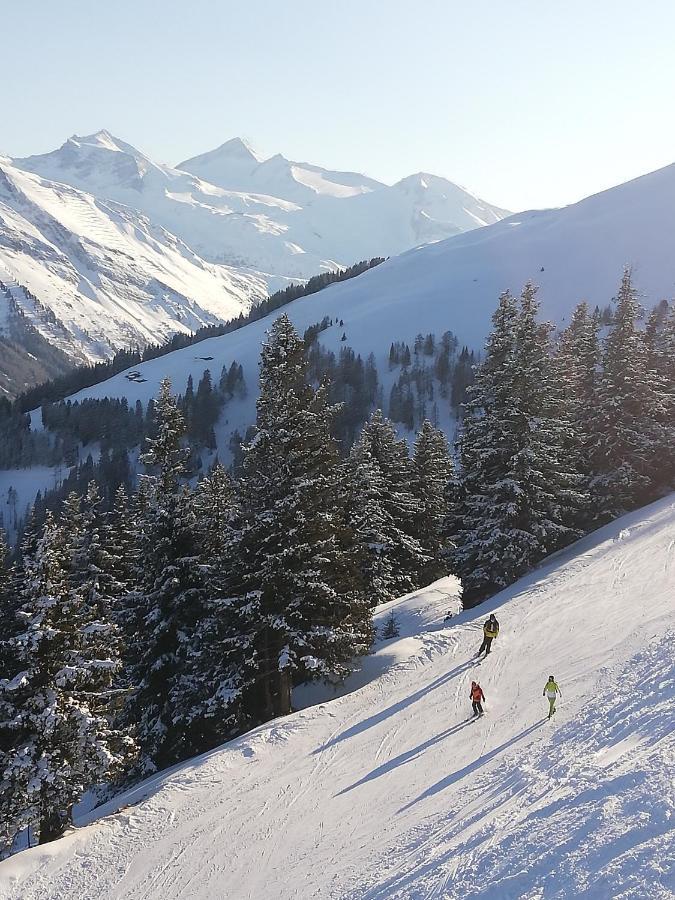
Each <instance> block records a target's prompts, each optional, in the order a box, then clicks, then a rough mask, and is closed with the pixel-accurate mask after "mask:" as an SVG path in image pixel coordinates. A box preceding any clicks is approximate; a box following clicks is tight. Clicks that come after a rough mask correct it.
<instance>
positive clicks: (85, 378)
mask: <svg viewBox="0 0 675 900" xmlns="http://www.w3.org/2000/svg"><path fill="white" fill-rule="evenodd" d="M382 262H384V258H383V257H374V258H373V259H370V260H363V261H362V262H358V263H355V264H354V265H353V266H349V267H348V268H346V269H340V270H339V271H337V272H322V273H321V274H320V275H314V276H312V277H311V278H310V279H309V280H308V281H307V282H305V283H304V284H290V285H289V286H288V287H287V288H283V290H280V291H276V293H274V294H271V295H270V296H269V297H267V298H266V299H265V300H262V301H261V302H260V303H259V304H258V305H257V306H254V307H253V308H252V309H251V310H250V311H249V312H248V313H245V314H244V313H241V314H240V315H239V316H237V317H236V318H235V319H231V320H230V321H229V322H224V323H222V324H219V325H205V326H204V327H203V328H199V329H198V330H197V331H196V332H194V333H192V334H174V335H173V337H171V338H170V339H169V340H168V341H166V342H165V343H164V344H153V345H150V346H148V347H145V348H144V349H143V350H140V349H129V350H118V351H117V353H115V355H114V356H113V358H112V359H111V360H108V361H107V362H100V363H95V364H94V365H93V366H77V367H76V368H74V369H72V370H71V371H69V372H67V373H66V374H65V375H61V376H60V377H58V378H54V379H52V380H51V381H47V382H45V383H44V384H39V385H37V386H36V387H34V388H30V389H29V390H27V391H25V392H24V393H22V394H21V395H20V397H19V398H18V399H17V401H16V403H17V405H18V408H19V409H20V410H21V411H22V412H27V411H28V410H31V409H36V408H37V407H38V406H41V405H42V404H43V403H54V402H56V401H58V400H63V399H64V398H65V397H68V396H69V395H70V394H76V393H77V392H78V391H81V390H83V389H84V388H88V387H92V385H95V384H100V383H101V382H102V381H106V380H107V379H108V378H112V376H113V375H117V374H118V373H119V372H123V371H124V370H125V369H129V368H131V367H132V366H137V365H139V364H140V363H142V362H145V361H146V360H149V359H157V358H158V357H160V356H166V355H167V354H168V353H172V352H173V351H174V350H181V349H183V348H184V347H191V346H193V345H194V344H199V343H200V342H201V341H205V340H207V339H208V338H212V337H220V336H221V335H224V334H230V333H231V332H233V331H238V330H239V329H240V328H244V327H245V326H246V325H249V324H250V323H251V322H257V321H258V320H259V319H263V318H264V317H265V316H267V315H269V314H270V313H272V312H274V311H275V310H278V309H280V308H281V307H283V306H286V305H287V304H289V303H291V302H292V301H293V300H297V299H298V298H299V297H306V296H308V295H309V294H315V293H317V291H320V290H323V288H325V287H328V285H330V284H336V283H337V282H340V281H347V280H349V279H350V278H355V277H356V276H357V275H361V274H362V273H363V272H367V271H368V269H372V268H374V267H375V266H378V265H379V264H380V263H382Z"/></svg>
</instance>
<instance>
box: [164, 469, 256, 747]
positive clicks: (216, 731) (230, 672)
mask: <svg viewBox="0 0 675 900" xmlns="http://www.w3.org/2000/svg"><path fill="white" fill-rule="evenodd" d="M192 505H193V509H194V514H195V527H196V533H197V542H198V547H199V560H200V566H201V569H202V573H203V578H204V584H205V594H206V599H205V601H204V609H203V613H202V616H201V618H200V620H199V622H198V623H197V627H196V631H195V636H194V641H192V642H191V645H190V647H189V654H188V657H187V659H186V668H187V671H188V673H189V676H190V677H191V678H192V680H193V683H194V685H195V688H196V690H195V691H194V692H193V693H192V694H191V703H190V705H189V707H186V708H185V709H179V714H180V716H181V719H182V720H183V721H184V723H185V727H186V728H187V729H188V730H190V731H191V732H192V733H193V735H194V737H193V740H194V742H195V743H199V744H201V745H202V746H204V747H209V746H216V745H217V744H219V743H222V742H223V741H225V740H227V739H228V738H231V737H233V736H234V735H236V734H240V733H241V732H242V731H245V730H246V728H247V727H248V726H250V725H252V724H255V721H254V720H253V719H252V717H251V714H250V711H249V709H248V703H247V700H248V696H249V693H250V692H251V691H252V690H254V687H255V682H256V677H257V663H256V652H255V643H254V641H253V639H252V638H253V634H254V629H253V630H252V629H251V622H250V620H249V607H248V601H247V600H246V599H245V597H244V585H243V573H242V567H241V565H240V563H239V555H240V543H241V528H242V522H241V513H240V506H239V498H238V496H237V494H236V490H235V485H234V482H233V481H232V479H231V478H230V476H229V475H228V473H227V471H226V470H225V469H224V468H223V466H221V465H220V464H218V465H216V466H215V467H214V469H213V470H212V472H210V473H209V475H207V476H206V477H205V478H203V479H202V480H201V481H200V482H199V485H198V486H197V489H196V490H195V492H194V494H193V498H192Z"/></svg>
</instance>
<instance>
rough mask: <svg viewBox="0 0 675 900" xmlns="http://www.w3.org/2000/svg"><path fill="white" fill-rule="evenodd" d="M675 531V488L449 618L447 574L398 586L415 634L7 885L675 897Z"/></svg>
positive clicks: (178, 773) (405, 626)
mask: <svg viewBox="0 0 675 900" xmlns="http://www.w3.org/2000/svg"><path fill="white" fill-rule="evenodd" d="M674 547H675V496H673V495H671V496H670V497H667V498H665V499H663V500H661V501H659V502H657V503H654V504H652V505H651V506H650V507H647V508H645V509H643V510H639V511H636V512H634V513H632V514H630V515H628V516H625V517H623V518H622V519H620V520H618V521H616V522H614V523H612V524H611V525H608V526H606V527H604V528H602V529H601V530H599V531H598V532H596V533H594V534H591V535H589V536H588V537H586V538H584V539H583V540H582V541H580V542H579V543H577V544H575V545H573V546H571V547H569V548H567V549H566V550H564V551H562V552H561V553H559V554H557V555H556V556H554V557H552V558H550V559H549V560H547V561H545V562H544V563H543V564H542V565H541V566H540V567H539V568H538V569H537V570H536V571H535V572H533V573H532V574H531V575H529V576H527V577H526V578H524V579H522V580H521V581H520V582H518V583H516V584H514V585H513V586H512V587H510V588H508V589H507V590H505V591H503V592H502V593H500V594H498V595H497V596H495V597H493V598H492V599H491V600H489V601H487V602H486V603H484V604H482V605H481V606H480V607H478V608H476V609H473V610H469V611H467V612H464V613H462V614H460V615H459V616H457V615H456V616H455V617H454V618H453V619H451V620H450V621H447V620H446V619H445V616H446V613H447V611H448V610H449V609H451V610H455V611H456V608H457V583H456V582H455V581H454V580H453V579H444V580H442V581H440V582H436V583H435V584H432V585H430V586H429V587H428V588H426V589H423V590H421V591H417V592H416V593H414V594H411V595H408V596H406V597H402V598H400V599H398V600H395V601H392V602H391V603H388V604H385V605H384V606H383V607H380V608H379V609H378V611H377V615H376V619H377V621H378V624H380V625H382V624H383V622H384V620H385V618H386V617H387V616H388V615H389V614H390V613H391V612H393V613H394V615H395V616H396V618H397V621H398V625H399V628H400V636H399V637H398V638H394V639H391V640H388V641H385V640H382V639H380V641H379V642H378V644H377V645H376V648H375V652H374V653H373V654H372V655H371V656H369V657H366V658H365V659H364V660H363V662H362V668H361V669H360V671H358V672H357V673H356V674H355V675H354V676H352V678H351V679H350V681H349V682H348V684H347V685H346V686H345V688H344V689H342V690H339V691H337V692H332V691H331V690H330V689H322V688H320V687H317V686H315V687H313V688H311V689H305V688H301V689H299V690H298V691H296V695H295V706H296V708H297V709H298V710H299V711H298V712H295V713H293V714H292V715H291V716H289V717H286V718H283V719H277V720H275V721H272V722H269V723H267V724H265V725H262V726H260V727H258V728H256V729H254V730H253V731H252V732H250V733H249V734H246V735H243V736H242V737H240V738H238V739H236V740H235V741H232V742H231V743H229V744H226V745H224V746H223V747H221V748H219V749H217V750H214V751H212V752H210V753H207V754H205V755H203V756H201V757H197V758H196V759H193V760H190V761H189V762H187V763H185V764H182V765H179V766H176V767H175V768H173V769H170V770H167V771H166V772H162V773H159V774H158V775H156V776H154V777H153V778H151V779H149V780H148V781H146V782H144V783H142V784H140V785H138V786H136V787H135V788H133V789H132V790H131V791H129V792H128V793H127V794H122V795H120V796H119V797H117V798H115V799H114V800H113V801H111V802H109V803H107V804H106V805H104V806H103V807H101V808H99V809H97V810H95V811H93V812H89V813H84V814H83V815H82V816H81V818H80V820H79V825H80V827H78V828H75V829H73V830H72V831H71V832H70V833H69V834H67V835H66V836H65V837H64V838H63V839H61V840H60V841H57V842H55V843H53V844H50V845H48V846H45V847H36V848H34V849H32V850H28V851H25V852H23V853H21V854H18V855H17V856H15V857H13V858H11V859H9V860H7V861H5V862H4V863H2V864H0V874H1V875H2V879H1V880H0V898H2V900H18V898H21V900H37V898H42V897H44V896H47V895H49V896H58V897H59V898H63V900H66V898H79V897H84V896H86V897H88V898H91V900H95V898H110V897H125V898H141V897H142V898H147V900H152V898H159V897H162V898H163V900H178V898H182V897H185V896H188V895H189V896H191V897H194V898H195V900H207V898H208V900H210V898H214V897H219V898H232V900H235V898H236V900H242V898H249V900H257V898H260V897H263V896H275V897H278V898H279V900H291V898H299V897H308V896H312V897H317V898H320V900H418V898H421V897H437V898H443V900H460V898H462V900H463V898H486V900H487V898H497V897H499V898H516V897H517V898H523V900H540V898H544V897H545V898H546V900H549V898H551V900H566V898H569V897H587V898H596V897H597V898H601V897H603V898H604V897H608V896H612V897H617V898H624V900H627V898H633V900H644V898H645V897H650V898H655V900H670V898H672V896H673V892H674V890H675V869H674V867H673V860H674V859H675V830H674V829H673V826H672V822H673V816H674V815H675V804H674V800H673V795H672V790H671V783H670V782H671V778H670V773H671V770H672V764H673V760H674V759H675V728H673V725H674V724H675V720H674V713H675V673H674V670H673V652H674V649H675V643H674V642H675V579H673V563H674V552H673V550H674ZM490 612H496V614H497V616H498V618H499V620H500V623H501V631H500V635H499V638H498V639H497V641H496V643H495V646H494V650H493V653H492V654H491V656H490V657H489V658H488V659H487V660H485V661H484V662H482V663H480V664H479V663H477V662H476V660H475V659H474V654H475V651H476V649H477V645H478V642H479V641H480V636H481V623H482V621H483V620H484V619H485V617H486V616H487V614H488V613H490ZM608 622H609V623H611V627H608ZM550 673H554V674H555V676H556V679H557V680H558V683H559V684H560V686H561V689H562V692H563V697H562V700H561V701H560V703H559V709H558V712H557V714H556V716H555V717H554V719H553V720H552V721H551V722H548V721H546V719H545V717H544V712H545V707H546V701H545V700H544V698H543V697H542V688H543V685H544V683H545V681H546V679H547V677H548V675H549V674H550ZM472 679H477V680H479V681H480V683H481V685H482V687H483V689H484V691H485V694H486V697H487V702H486V715H485V716H484V717H483V718H481V719H479V720H477V721H474V720H472V719H471V717H470V702H469V686H470V683H471V680H472ZM331 697H333V699H331Z"/></svg>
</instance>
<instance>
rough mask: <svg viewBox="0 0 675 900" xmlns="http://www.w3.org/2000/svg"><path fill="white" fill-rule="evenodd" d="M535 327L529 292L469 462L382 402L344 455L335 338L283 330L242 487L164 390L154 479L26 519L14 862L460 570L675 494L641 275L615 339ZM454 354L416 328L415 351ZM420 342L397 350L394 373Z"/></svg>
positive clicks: (469, 409)
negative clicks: (324, 350) (91, 794)
mask: <svg viewBox="0 0 675 900" xmlns="http://www.w3.org/2000/svg"><path fill="white" fill-rule="evenodd" d="M538 313H539V303H538V300H537V294H536V290H535V289H534V288H533V287H532V286H531V285H527V286H526V287H525V288H524V290H523V292H522V295H521V296H520V298H514V297H512V296H511V295H510V294H509V293H505V294H504V295H502V297H501V298H500V300H499V306H498V309H497V311H496V312H495V314H494V316H493V329H492V332H491V334H490V336H489V339H488V342H487V345H486V352H485V357H484V359H483V361H482V363H481V364H480V366H479V368H478V372H477V375H476V379H475V382H474V384H473V386H472V387H471V388H470V395H469V400H468V402H467V404H466V407H465V410H464V416H463V430H462V434H461V437H460V441H459V446H458V453H459V462H460V466H459V468H458V470H457V471H455V470H454V469H453V464H452V459H451V455H450V453H449V448H448V444H447V440H446V438H445V436H444V435H443V433H442V432H440V431H439V430H438V429H436V428H435V427H434V426H433V424H432V423H431V422H430V421H428V420H427V421H425V422H424V423H423V424H422V427H421V428H420V431H419V433H418V435H417V439H416V442H415V447H414V451H413V453H412V456H411V454H410V453H409V450H408V445H407V443H406V442H405V441H403V440H401V439H399V438H398V436H397V433H396V430H395V427H394V425H393V423H392V422H391V421H389V420H387V419H385V418H384V416H383V414H382V413H381V412H380V411H377V410H376V411H375V412H373V413H372V415H371V416H370V417H369V419H368V421H367V422H366V424H365V425H364V426H363V427H362V429H361V430H360V433H359V434H358V435H357V436H356V440H355V441H354V443H353V445H352V446H351V449H350V451H349V453H348V454H347V455H346V456H341V455H340V452H339V449H340V448H339V445H338V442H337V440H336V439H335V437H334V436H333V423H334V420H335V418H336V416H338V415H339V414H340V410H339V409H336V408H335V407H334V406H333V405H332V403H331V399H330V398H331V387H330V385H329V384H328V382H327V381H325V380H324V381H322V382H321V383H319V384H318V385H317V382H316V380H315V377H314V376H315V374H316V373H315V372H314V371H313V370H312V365H314V363H313V362H312V354H313V353H315V352H316V341H314V340H313V341H312V343H310V345H309V347H307V346H306V345H305V343H304V342H303V340H301V339H300V338H299V336H298V335H297V334H296V333H295V331H294V329H293V326H292V325H291V323H290V321H289V319H288V317H287V316H281V317H280V318H279V319H278V320H277V321H276V322H275V323H274V324H273V326H272V328H271V331H270V334H269V338H268V340H267V342H266V343H265V345H264V346H263V348H262V359H261V369H260V396H259V399H258V403H257V417H256V423H255V427H254V428H253V429H252V431H251V433H250V435H249V436H248V440H247V441H246V442H245V443H244V444H243V446H242V447H241V461H240V466H239V470H238V472H237V474H236V476H233V475H232V474H230V473H228V472H226V471H225V469H224V468H222V466H220V465H215V466H214V467H213V468H212V469H211V470H210V471H209V472H208V473H207V474H206V475H205V476H204V477H203V478H202V479H201V480H200V481H198V483H197V484H196V486H195V487H193V488H192V487H190V486H189V484H188V482H187V476H188V474H189V472H188V466H189V456H190V449H189V448H188V447H186V445H185V444H186V441H185V435H186V427H187V425H186V417H185V415H184V412H183V409H182V408H181V407H182V404H183V399H182V398H181V399H179V398H177V397H175V396H173V395H172V393H171V389H170V385H169V383H168V382H164V383H163V384H162V387H161V391H160V395H159V397H158V398H157V400H156V401H155V403H154V423H155V425H154V429H153V432H152V434H151V435H149V436H148V437H147V439H146V442H145V447H144V452H143V455H142V462H143V464H144V465H145V467H146V474H145V475H144V476H143V477H142V478H141V481H140V484H139V487H138V489H137V490H136V491H135V492H133V493H132V494H129V492H128V491H127V490H125V488H124V487H123V486H122V487H120V488H119V489H118V491H117V493H116V496H115V498H114V501H113V503H112V504H111V508H110V509H109V510H108V511H105V509H104V499H103V498H102V496H101V492H100V491H99V489H98V487H97V485H96V483H95V482H92V483H90V485H89V486H88V487H87V488H86V489H85V490H84V495H83V492H82V491H80V492H73V493H71V494H69V495H68V496H67V497H66V498H65V501H64V502H63V503H62V504H61V509H60V510H59V512H58V515H54V514H52V513H48V514H47V515H46V519H45V522H44V524H43V525H42V526H38V524H37V522H36V521H35V520H33V521H31V522H29V524H28V526H27V528H26V530H25V533H24V537H23V541H22V547H21V552H20V553H19V554H18V558H17V559H16V560H15V561H14V563H13V564H12V565H10V564H9V563H8V562H7V561H6V560H7V553H6V548H4V549H3V550H1V551H0V557H2V558H4V559H5V565H4V566H3V567H2V568H0V597H1V600H2V602H1V603H0V627H1V629H2V635H3V636H4V639H3V641H2V642H1V643H0V663H1V664H2V673H3V676H2V679H1V680H0V771H1V772H2V773H3V775H2V779H3V780H2V790H1V791H0V822H1V823H2V824H3V827H4V829H5V832H4V834H3V843H4V846H5V847H6V848H8V847H10V846H11V844H12V841H13V839H14V837H15V835H16V834H17V832H18V831H20V830H21V829H24V828H25V827H26V826H27V825H28V824H31V825H32V826H33V829H34V834H35V835H36V836H37V837H38V839H39V840H40V841H41V842H44V841H48V840H51V839H53V838H54V837H56V836H58V835H59V834H60V833H62V831H63V829H64V828H65V827H66V826H67V824H68V822H69V821H70V817H71V810H72V807H73V804H74V803H75V802H77V800H78V799H79V797H80V796H81V795H82V794H83V792H85V791H86V790H88V789H91V788H93V787H95V786H96V785H101V784H107V785H108V789H112V787H113V786H115V785H118V784H119V783H120V779H121V780H123V781H124V782H125V783H127V784H129V783H130V782H132V781H133V780H136V779H139V778H142V777H143V776H144V775H145V774H147V773H149V772H152V771H155V770H156V769H159V768H163V767H165V766H168V765H170V764H172V763H174V762H177V761H180V760H183V759H186V758H187V757H189V756H191V755H193V754H195V753H198V752H200V751H203V750H206V749H208V748H211V747H214V746H216V745H217V744H219V743H220V742H222V741H225V740H228V739H229V738H231V737H234V736H235V735H237V734H240V733H242V732H244V731H246V730H248V729H250V728H251V727H253V726H255V725H256V724H258V723H261V722H264V721H267V720H269V719H270V718H273V717H275V716H279V715H284V714H286V713H288V712H289V711H290V710H291V702H292V688H293V686H294V685H296V684H298V683H301V682H304V681H307V680H310V679H326V680H328V681H334V682H337V681H339V680H340V679H342V678H343V677H344V676H345V675H346V674H347V673H348V672H349V671H350V666H351V662H352V660H353V659H354V658H355V657H358V656H359V655H360V654H363V653H365V652H367V651H368V648H369V647H370V645H371V643H372V640H373V626H372V616H371V610H372V606H373V605H374V604H376V603H379V602H382V601H386V600H388V599H391V598H392V597H396V596H400V595H401V594H403V593H406V592H408V591H411V590H414V589H416V588H418V587H420V586H423V585H425V584H428V583H429V582H430V581H433V580H434V579H436V578H438V577H440V576H442V575H444V574H447V573H448V572H453V573H456V574H459V575H460V577H461V579H462V583H463V591H464V593H463V598H464V603H465V605H467V606H468V605H473V604H475V603H477V602H480V600H481V599H483V598H485V597H487V596H490V595H491V594H494V593H495V592H497V591H498V590H500V589H501V588H502V587H505V586H507V585H509V584H511V583H512V582H514V581H515V580H516V579H518V578H519V577H521V576H522V575H523V574H525V573H527V572H528V571H530V570H531V569H532V568H533V567H534V566H536V565H537V563H538V562H540V561H541V559H542V558H543V557H544V556H545V555H547V554H549V553H551V552H553V551H555V550H558V549H559V548H561V547H563V546H565V545H567V544H569V543H571V542H572V541H574V540H575V539H576V538H578V537H579V536H580V535H582V534H584V533H586V532H588V531H590V530H592V529H593V528H595V527H597V526H598V525H600V524H602V523H604V522H607V521H609V520H610V519H612V518H613V517H615V516H617V515H619V514H621V513H622V512H625V511H628V510H630V509H633V508H635V507H637V506H639V505H641V504H644V503H646V502H648V501H650V500H652V499H654V498H656V497H658V496H660V495H662V494H663V493H664V492H666V491H667V490H669V489H671V488H672V487H673V483H674V481H675V462H674V460H675V414H674V413H675V309H674V308H671V307H669V306H668V305H667V304H666V305H661V306H660V307H657V309H656V310H654V312H653V313H652V314H651V315H650V317H649V319H648V320H647V322H646V325H645V327H644V328H640V327H638V324H637V323H638V319H639V316H640V311H639V307H638V304H637V301H636V297H635V292H634V290H633V287H632V284H631V279H630V274H629V273H626V274H625V276H624V278H623V281H622V284H621V288H620V291H619V295H618V298H617V300H616V303H615V304H614V309H613V319H612V324H611V325H610V326H607V332H606V334H605V336H604V339H603V340H602V341H601V340H600V328H601V323H600V321H599V319H598V317H597V316H594V315H593V314H590V313H589V311H588V309H587V307H586V305H585V304H581V305H580V306H579V307H578V308H577V309H576V311H575V313H574V316H573V318H572V320H571V322H570V324H569V327H568V328H567V329H566V330H565V331H564V332H563V333H562V335H561V336H560V338H559V340H557V341H554V339H553V335H552V329H551V327H550V326H548V325H546V324H542V323H541V322H540V321H539V319H538ZM327 327H328V326H327ZM310 337H311V336H310ZM448 340H449V339H448ZM437 344H440V345H441V346H442V344H443V339H442V340H441V341H440V342H436V340H435V338H434V337H433V336H432V335H431V336H430V335H427V336H426V337H424V336H421V342H420V347H419V353H418V355H419V356H420V357H426V359H427V361H428V362H429V363H430V362H431V360H432V359H433V360H434V361H437V360H438V358H439V357H438V354H437V349H438V347H437V346H436V345H437ZM432 349H433V355H432ZM455 350H456V348H455ZM414 352H415V348H413V353H412V355H411V357H410V361H409V362H408V360H407V351H406V346H405V345H400V346H395V347H394V348H393V353H394V356H396V354H402V357H401V360H400V363H399V362H397V361H396V359H395V358H394V359H393V360H392V366H396V365H399V364H400V365H401V366H403V365H406V366H408V367H409V368H410V370H412V365H413V356H414ZM354 361H355V360H353V359H352V360H351V361H350V358H349V357H348V356H345V358H344V365H346V366H347V367H348V366H349V365H353V363H354ZM366 368H367V361H366V364H363V373H364V378H365V372H366ZM346 383H347V382H346ZM373 390H374V394H373V396H375V397H377V388H376V387H374V388H373ZM46 721H48V722H49V727H47V728H46V727H45V722H46Z"/></svg>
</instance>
